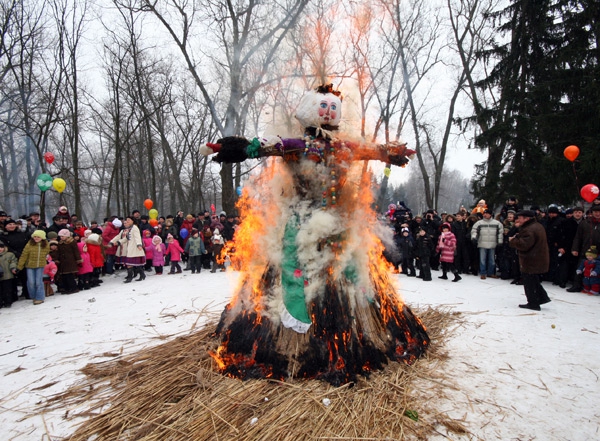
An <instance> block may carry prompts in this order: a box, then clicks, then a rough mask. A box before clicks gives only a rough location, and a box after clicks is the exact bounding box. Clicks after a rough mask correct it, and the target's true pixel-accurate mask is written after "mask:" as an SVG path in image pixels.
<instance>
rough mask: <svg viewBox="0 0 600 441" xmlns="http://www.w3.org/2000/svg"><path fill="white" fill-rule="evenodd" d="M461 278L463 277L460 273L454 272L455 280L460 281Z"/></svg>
mask: <svg viewBox="0 0 600 441" xmlns="http://www.w3.org/2000/svg"><path fill="white" fill-rule="evenodd" d="M459 280H462V277H460V276H459V275H458V273H454V280H452V281H453V282H458V281H459Z"/></svg>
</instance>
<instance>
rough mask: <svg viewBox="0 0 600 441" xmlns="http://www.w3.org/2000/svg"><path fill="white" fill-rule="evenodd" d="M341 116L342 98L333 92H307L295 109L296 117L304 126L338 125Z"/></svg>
mask: <svg viewBox="0 0 600 441" xmlns="http://www.w3.org/2000/svg"><path fill="white" fill-rule="evenodd" d="M341 117H342V100H341V99H340V98H339V97H338V96H336V95H334V94H333V93H325V94H323V93H317V92H314V91H310V92H307V93H306V94H305V95H304V97H302V100H301V101H300V104H299V105H298V108H297V109H296V118H297V119H298V121H300V123H301V124H302V125H303V126H304V127H321V126H325V125H329V126H338V125H339V124H340V120H341Z"/></svg>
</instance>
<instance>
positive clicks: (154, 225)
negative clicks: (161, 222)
mask: <svg viewBox="0 0 600 441" xmlns="http://www.w3.org/2000/svg"><path fill="white" fill-rule="evenodd" d="M148 223H149V224H150V225H152V226H153V227H156V226H157V225H158V221H157V220H156V219H150V220H149V221H148Z"/></svg>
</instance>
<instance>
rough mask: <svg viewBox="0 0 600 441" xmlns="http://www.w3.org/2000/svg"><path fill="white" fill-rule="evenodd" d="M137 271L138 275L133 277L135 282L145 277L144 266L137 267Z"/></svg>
mask: <svg viewBox="0 0 600 441" xmlns="http://www.w3.org/2000/svg"><path fill="white" fill-rule="evenodd" d="M137 273H138V274H139V276H140V277H138V278H137V279H135V281H136V282H140V281H142V280H144V279H145V278H146V271H144V267H141V266H139V267H137Z"/></svg>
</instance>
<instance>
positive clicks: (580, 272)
mask: <svg viewBox="0 0 600 441" xmlns="http://www.w3.org/2000/svg"><path fill="white" fill-rule="evenodd" d="M575 273H577V274H583V271H581V270H577V271H575Z"/></svg>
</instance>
